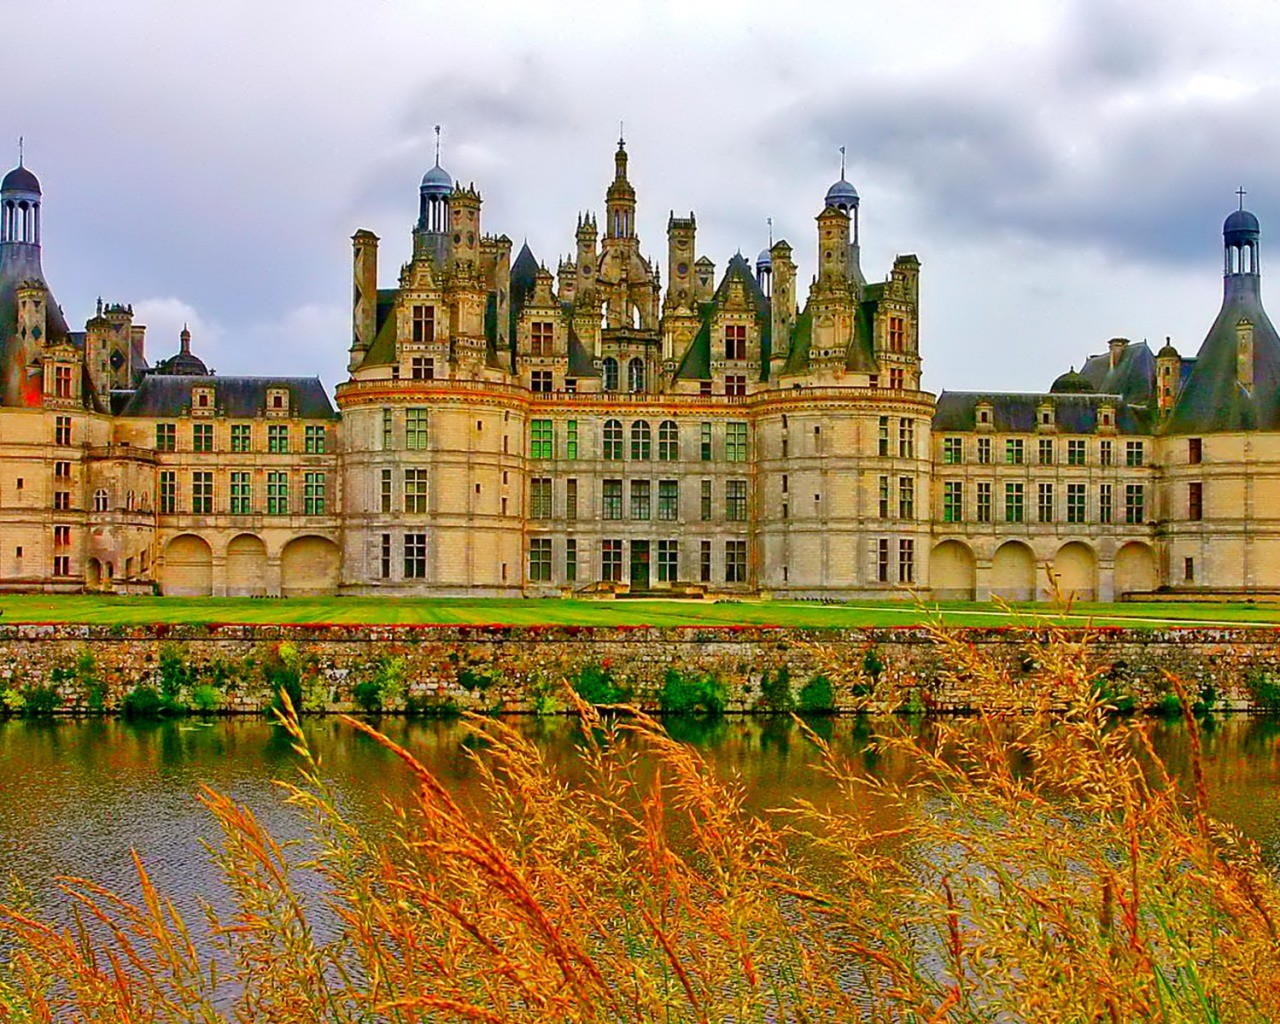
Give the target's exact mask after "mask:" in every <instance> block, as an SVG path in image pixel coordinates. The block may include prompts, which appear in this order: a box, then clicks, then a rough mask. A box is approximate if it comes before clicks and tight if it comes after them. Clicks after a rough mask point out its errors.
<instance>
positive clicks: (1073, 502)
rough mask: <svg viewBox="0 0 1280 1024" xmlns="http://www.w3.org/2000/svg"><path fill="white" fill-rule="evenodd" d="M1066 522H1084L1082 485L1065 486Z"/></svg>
mask: <svg viewBox="0 0 1280 1024" xmlns="http://www.w3.org/2000/svg"><path fill="white" fill-rule="evenodd" d="M1067 522H1069V523H1083V522H1084V484H1067Z"/></svg>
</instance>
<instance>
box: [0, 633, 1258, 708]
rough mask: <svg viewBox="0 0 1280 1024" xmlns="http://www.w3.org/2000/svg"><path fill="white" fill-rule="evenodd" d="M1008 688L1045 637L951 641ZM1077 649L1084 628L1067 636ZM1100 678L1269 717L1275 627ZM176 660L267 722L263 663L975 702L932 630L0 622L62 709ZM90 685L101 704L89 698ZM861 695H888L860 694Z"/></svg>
mask: <svg viewBox="0 0 1280 1024" xmlns="http://www.w3.org/2000/svg"><path fill="white" fill-rule="evenodd" d="M952 635H954V636H956V637H958V638H960V639H961V640H963V642H964V643H966V644H968V645H972V646H973V647H975V648H976V649H978V650H979V651H980V653H982V654H983V655H984V656H985V657H986V658H988V659H989V660H990V662H991V663H992V664H994V665H996V666H998V667H1001V668H1003V669H1004V670H1006V671H1007V672H1008V673H1009V674H1010V676H1011V677H1012V678H1013V679H1015V680H1023V679H1025V680H1028V681H1031V680H1033V679H1034V678H1035V675H1036V673H1037V672H1038V671H1039V667H1038V665H1037V661H1036V652H1035V645H1036V643H1037V642H1040V641H1043V640H1044V639H1045V638H1046V636H1047V634H1045V633H1043V632H1040V631H1037V630H1027V629H1016V628H991V629H964V630H956V631H954V633H953V634H952ZM1066 635H1067V636H1068V637H1069V639H1071V640H1074V641H1078V640H1080V639H1082V637H1084V636H1085V634H1083V633H1081V632H1074V633H1069V634H1066ZM1083 650H1084V652H1085V655H1084V657H1085V659H1086V661H1087V663H1088V665H1089V668H1090V669H1091V670H1095V671H1096V672H1097V674H1098V678H1099V680H1100V685H1106V686H1108V687H1109V688H1110V690H1111V692H1114V693H1115V694H1117V695H1118V696H1123V695H1130V696H1132V697H1133V699H1134V702H1135V704H1136V706H1138V707H1150V706H1154V705H1156V704H1158V703H1159V701H1160V699H1161V697H1162V696H1163V695H1165V694H1167V693H1168V692H1169V691H1170V685H1169V683H1168V679H1167V674H1169V673H1172V674H1174V675H1176V676H1178V677H1179V678H1181V679H1182V680H1183V681H1184V682H1185V684H1186V689H1187V691H1188V692H1189V693H1191V694H1192V695H1193V696H1194V695H1198V694H1200V693H1201V691H1202V690H1203V689H1205V688H1206V687H1210V686H1211V687H1213V689H1214V690H1215V691H1216V696H1217V698H1218V699H1219V700H1220V701H1221V704H1220V705H1219V706H1220V707H1222V708H1224V709H1235V710H1248V709H1259V708H1267V709H1271V710H1274V707H1273V706H1272V705H1273V704H1274V702H1275V700H1276V697H1277V694H1278V693H1280V691H1277V688H1276V684H1280V629H1271V628H1240V629H1177V630H1131V629H1101V630H1097V631H1093V632H1091V633H1089V634H1088V642H1087V643H1086V644H1085V645H1084V648H1083ZM166 658H168V659H170V660H171V661H176V662H178V663H180V664H181V665H182V666H183V671H184V679H183V682H182V692H181V693H180V694H179V697H180V699H181V700H183V701H184V702H185V703H187V704H190V702H191V696H192V691H193V690H194V688H195V687H198V686H202V685H204V686H211V687H213V688H214V689H216V690H217V692H218V694H219V698H220V705H221V706H220V710H222V711H225V712H243V713H259V712H262V711H264V710H265V709H266V708H267V707H268V705H269V704H270V702H271V698H272V688H271V684H270V683H269V678H271V676H270V671H269V669H270V667H271V666H272V665H279V664H280V663H281V661H282V660H284V661H286V662H288V663H290V664H292V665H295V666H297V667H298V668H299V670H300V676H301V682H302V687H303V699H304V705H305V706H306V709H307V710H312V711H318V712H329V711H344V710H351V709H352V708H353V707H354V703H353V693H354V691H355V688H356V687H357V685H358V684H359V683H361V682H365V681H369V680H375V679H381V680H383V681H385V682H386V683H387V686H386V693H385V704H386V710H388V711H399V710H404V708H405V706H406V704H408V705H410V706H412V707H415V708H416V709H418V710H421V711H427V712H431V711H437V712H439V711H443V710H446V709H447V710H471V711H481V712H487V713H498V712H508V713H528V712H546V711H554V710H559V709H563V708H564V707H565V706H566V705H567V703H568V702H567V701H566V700H563V699H562V698H563V697H564V692H563V684H564V682H565V681H573V680H576V679H580V678H581V676H582V674H583V673H584V671H587V672H592V671H607V672H608V673H609V675H610V676H611V678H612V680H613V681H614V682H615V683H616V684H617V685H619V686H620V687H622V688H623V689H624V690H625V691H627V692H628V693H629V694H630V700H631V702H633V703H634V704H636V705H637V706H639V707H641V708H644V709H647V710H652V711H656V710H659V709H660V696H659V695H660V693H661V690H662V688H663V685H664V682H665V680H666V679H667V678H668V674H669V672H671V671H674V672H676V673H679V674H680V676H682V677H684V678H686V679H697V678H704V677H708V676H710V677H713V678H715V679H716V680H717V681H718V683H719V684H720V685H721V686H722V688H723V692H724V694H725V696H726V708H725V709H726V710H727V711H729V712H751V711H758V710H768V709H767V708H765V707H763V706H762V702H761V696H762V683H763V682H766V681H767V680H768V679H776V678H777V675H778V673H779V671H780V670H783V669H785V670H786V672H787V674H788V676H789V678H790V681H791V685H792V687H793V688H794V689H795V690H797V691H798V690H800V689H801V688H802V687H803V686H804V685H805V684H806V683H807V682H808V681H810V680H811V679H813V678H814V677H815V676H816V675H820V674H823V675H827V676H828V677H829V678H830V681H831V683H832V687H831V689H832V695H833V704H834V708H833V710H837V711H868V710H869V711H891V710H900V709H901V707H902V705H904V704H907V705H910V706H913V707H916V708H920V707H924V708H927V709H929V710H936V711H940V712H947V711H964V710H967V709H970V708H971V707H972V704H973V699H974V698H973V694H972V693H970V692H969V690H968V688H967V686H966V684H965V682H964V681H963V677H962V674H957V673H954V672H952V671H950V669H949V666H948V665H947V663H946V656H945V654H944V649H943V648H942V647H941V646H939V644H938V642H937V640H936V638H935V637H934V636H932V635H931V634H930V633H929V631H928V630H926V629H922V628H885V629H794V628H770V627H760V626H744V627H732V626H730V627H724V626H717V627H696V626H690V627H662V628H658V627H647V626H641V627H634V628H628V627H611V628H603V627H602V628H596V627H571V626H555V627H507V626H340V625H305V626H246V625H212V626H172V627H166V626H146V627H105V626H86V625H6V626H0V666H3V667H0V695H2V696H3V698H4V701H5V703H6V704H8V705H9V706H10V707H13V706H16V705H19V704H20V702H17V701H15V700H14V698H15V696H19V697H20V696H21V695H22V694H24V693H25V694H29V693H31V692H32V690H33V688H36V687H49V686H54V687H56V689H57V694H58V696H57V706H56V710H57V711H59V712H66V713H83V712H86V711H88V710H89V709H90V708H91V707H93V708H94V709H96V710H100V711H103V712H107V713H110V712H113V711H116V710H119V709H120V707H121V703H122V701H123V700H124V698H125V696H126V694H128V693H129V691H130V690H132V689H133V688H134V687H136V686H139V685H143V686H153V687H159V686H160V685H161V679H160V675H161V671H162V669H161V665H162V662H163V661H164V660H165V659H166ZM95 689H96V691H97V697H96V699H95V698H94V696H93V694H92V692H91V691H94V690H95ZM868 694H878V695H881V698H884V695H891V696H890V697H889V698H888V699H887V700H886V699H881V700H879V702H877V701H876V700H871V701H868V699H867V695H868Z"/></svg>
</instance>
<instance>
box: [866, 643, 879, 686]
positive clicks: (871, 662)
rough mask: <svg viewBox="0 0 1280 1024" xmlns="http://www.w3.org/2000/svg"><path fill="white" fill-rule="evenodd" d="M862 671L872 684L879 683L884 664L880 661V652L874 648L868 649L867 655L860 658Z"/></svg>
mask: <svg viewBox="0 0 1280 1024" xmlns="http://www.w3.org/2000/svg"><path fill="white" fill-rule="evenodd" d="M862 671H863V672H865V673H866V674H867V675H868V676H870V677H871V681H872V682H879V680H880V673H881V672H883V671H884V662H883V661H882V660H881V659H880V652H879V651H877V650H876V649H875V648H874V647H868V648H867V653H866V654H864V655H863V656H862Z"/></svg>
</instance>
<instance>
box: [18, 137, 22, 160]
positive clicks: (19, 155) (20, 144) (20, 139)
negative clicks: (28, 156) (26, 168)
mask: <svg viewBox="0 0 1280 1024" xmlns="http://www.w3.org/2000/svg"><path fill="white" fill-rule="evenodd" d="M18 166H19V167H21V166H22V136H21V135H19V136H18Z"/></svg>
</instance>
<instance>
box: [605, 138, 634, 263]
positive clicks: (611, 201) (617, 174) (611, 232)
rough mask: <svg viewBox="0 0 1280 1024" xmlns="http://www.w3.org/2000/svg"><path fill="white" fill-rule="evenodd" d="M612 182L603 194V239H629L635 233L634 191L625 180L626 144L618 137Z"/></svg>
mask: <svg viewBox="0 0 1280 1024" xmlns="http://www.w3.org/2000/svg"><path fill="white" fill-rule="evenodd" d="M613 167H614V174H613V181H612V182H611V183H610V184H609V190H608V191H607V192H606V193H605V212H606V215H607V218H606V222H605V227H604V232H605V233H604V237H605V239H606V240H608V239H611V238H621V239H631V238H634V237H635V233H636V224H635V220H636V190H635V189H634V188H633V187H632V186H631V182H630V181H628V180H627V144H626V142H625V141H624V140H623V138H622V136H621V135H619V136H618V151H617V152H616V153H615V154H614V155H613Z"/></svg>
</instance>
